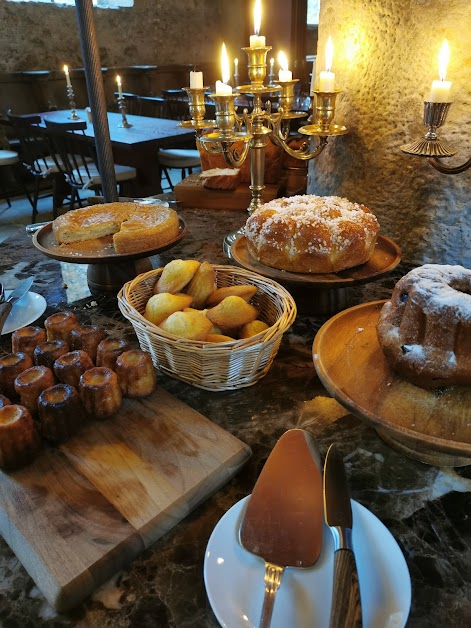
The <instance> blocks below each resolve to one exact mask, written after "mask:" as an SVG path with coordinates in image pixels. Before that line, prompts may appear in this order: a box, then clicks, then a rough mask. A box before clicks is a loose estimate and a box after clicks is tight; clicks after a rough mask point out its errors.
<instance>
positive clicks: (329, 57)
mask: <svg viewBox="0 0 471 628" xmlns="http://www.w3.org/2000/svg"><path fill="white" fill-rule="evenodd" d="M333 60H334V42H333V41H332V37H331V36H330V35H329V38H328V40H327V43H326V45H325V69H326V71H327V72H330V71H331V70H332V62H333Z"/></svg>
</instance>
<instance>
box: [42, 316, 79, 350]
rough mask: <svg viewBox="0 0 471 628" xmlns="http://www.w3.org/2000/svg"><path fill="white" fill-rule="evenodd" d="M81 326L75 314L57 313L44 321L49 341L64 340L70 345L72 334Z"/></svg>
mask: <svg viewBox="0 0 471 628" xmlns="http://www.w3.org/2000/svg"><path fill="white" fill-rule="evenodd" d="M78 326H79V322H78V320H77V318H76V316H75V314H73V312H57V313H56V314H51V316H49V317H48V318H46V320H45V321H44V327H45V328H46V334H47V339H48V340H63V341H64V342H66V343H67V344H68V345H70V332H71V331H72V329H74V328H75V327H78Z"/></svg>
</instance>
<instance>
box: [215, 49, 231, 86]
mask: <svg viewBox="0 0 471 628" xmlns="http://www.w3.org/2000/svg"><path fill="white" fill-rule="evenodd" d="M221 75H222V82H221V81H216V94H217V95H218V96H227V95H228V94H232V87H231V86H230V85H228V84H227V83H228V82H229V80H230V78H231V70H230V65H229V57H228V56H227V51H226V45H225V44H222V48H221Z"/></svg>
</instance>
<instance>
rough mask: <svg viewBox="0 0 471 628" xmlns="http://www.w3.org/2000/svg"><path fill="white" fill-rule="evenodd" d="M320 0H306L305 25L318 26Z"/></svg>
mask: <svg viewBox="0 0 471 628" xmlns="http://www.w3.org/2000/svg"><path fill="white" fill-rule="evenodd" d="M320 4H321V3H320V0H307V23H308V25H309V26H314V25H317V24H319V9H320Z"/></svg>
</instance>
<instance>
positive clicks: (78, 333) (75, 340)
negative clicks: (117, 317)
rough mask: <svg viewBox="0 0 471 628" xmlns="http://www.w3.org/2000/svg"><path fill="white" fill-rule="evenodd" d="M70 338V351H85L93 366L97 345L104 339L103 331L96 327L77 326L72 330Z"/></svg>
mask: <svg viewBox="0 0 471 628" xmlns="http://www.w3.org/2000/svg"><path fill="white" fill-rule="evenodd" d="M70 337H71V341H72V349H73V350H74V351H76V350H78V349H80V350H82V351H86V352H87V353H88V355H89V356H90V357H91V359H92V361H93V364H95V363H96V354H97V349H98V345H99V344H100V342H101V341H102V340H103V339H104V338H105V332H104V331H103V329H102V328H101V327H98V325H79V326H78V327H76V328H75V329H73V330H72V332H71V334H70Z"/></svg>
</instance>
